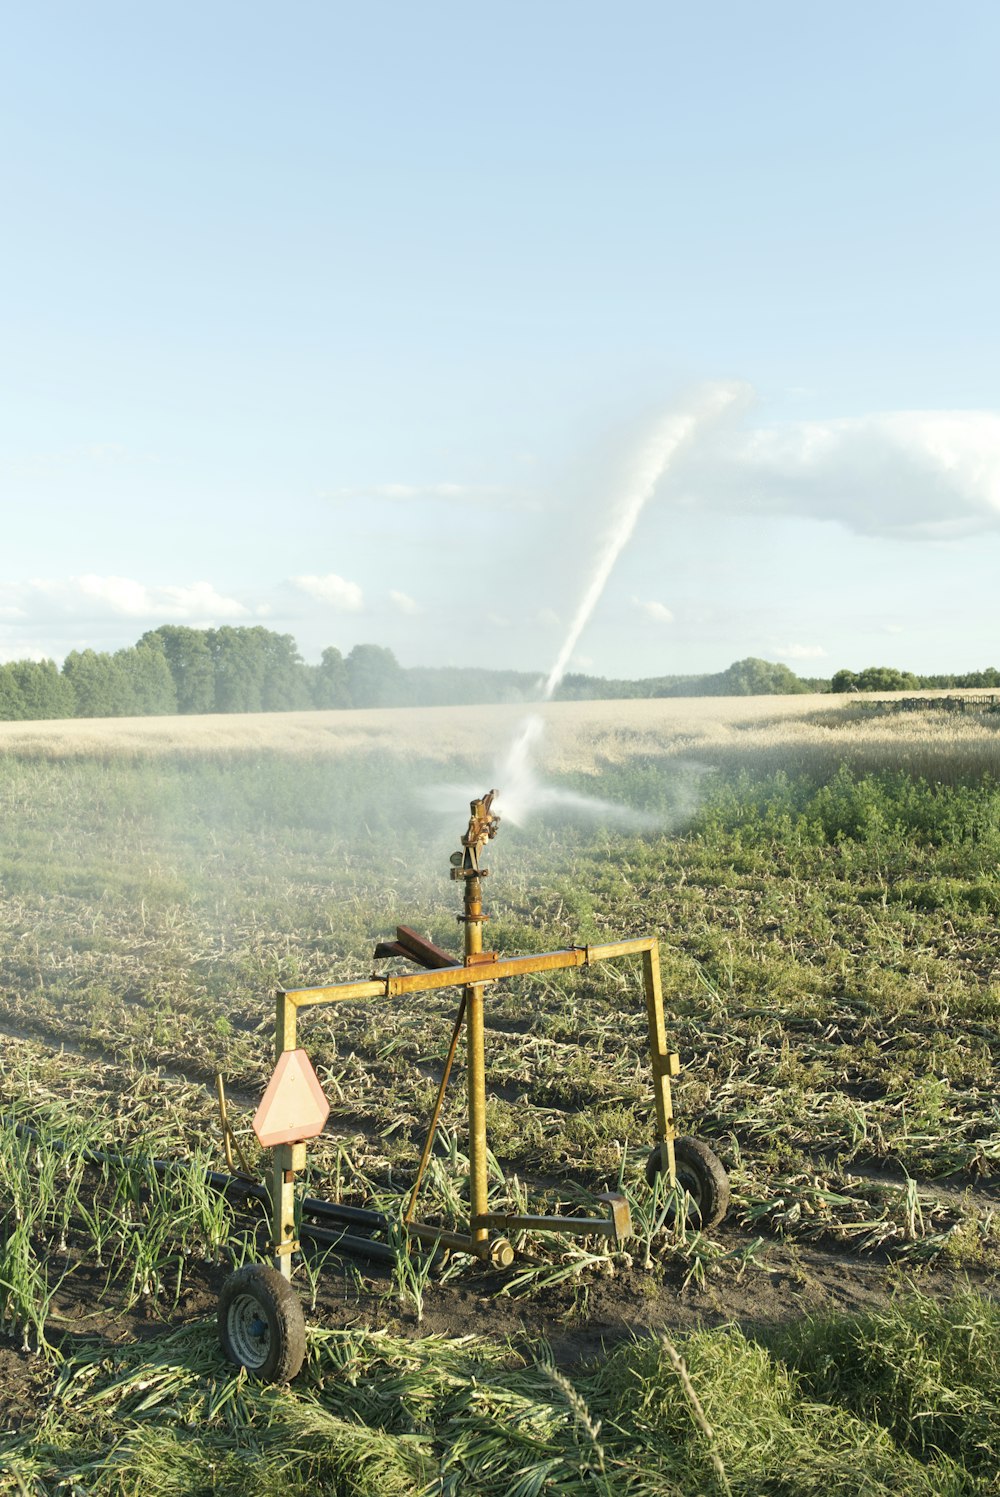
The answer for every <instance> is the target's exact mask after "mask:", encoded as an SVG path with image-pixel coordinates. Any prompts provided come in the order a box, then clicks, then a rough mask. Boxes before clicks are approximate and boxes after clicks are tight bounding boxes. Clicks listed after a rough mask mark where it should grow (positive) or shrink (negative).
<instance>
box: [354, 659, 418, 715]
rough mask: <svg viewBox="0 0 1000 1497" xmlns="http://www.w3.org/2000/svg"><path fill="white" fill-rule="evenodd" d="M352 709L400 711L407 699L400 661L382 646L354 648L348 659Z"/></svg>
mask: <svg viewBox="0 0 1000 1497" xmlns="http://www.w3.org/2000/svg"><path fill="white" fill-rule="evenodd" d="M346 664H347V690H348V692H349V694H350V698H351V706H352V707H399V706H401V705H403V704H404V703H405V701H406V698H407V691H406V679H405V677H404V675H403V671H402V669H401V667H400V664H399V661H398V660H397V659H396V657H395V655H394V654H393V653H392V651H391V650H387V649H385V648H384V647H383V646H382V645H355V646H354V649H353V650H352V651H351V653H350V654H349V655H348V657H347V662H346Z"/></svg>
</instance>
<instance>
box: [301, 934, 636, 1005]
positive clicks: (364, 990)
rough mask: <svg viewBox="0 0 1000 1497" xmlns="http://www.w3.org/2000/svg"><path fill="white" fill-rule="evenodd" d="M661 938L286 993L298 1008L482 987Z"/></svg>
mask: <svg viewBox="0 0 1000 1497" xmlns="http://www.w3.org/2000/svg"><path fill="white" fill-rule="evenodd" d="M655 946H656V938H655V937H650V936H643V937H640V938H639V939H638V940H635V941H611V942H609V943H607V944H605V945H603V946H572V947H570V949H569V950H568V951H543V952H539V953H538V954H536V955H534V956H512V957H508V958H507V959H506V960H505V961H496V962H481V963H479V962H477V963H476V964H475V965H474V966H471V967H440V968H438V969H437V970H436V971H433V972H413V973H409V972H408V973H404V974H403V975H402V976H401V977H379V978H369V979H368V981H367V982H341V983H337V985H336V986H335V987H328V988H289V989H286V990H285V991H284V993H283V995H282V996H284V997H285V998H287V999H288V1001H289V1002H290V1003H292V1004H293V1005H294V1007H295V1008H309V1007H310V1006H311V1005H312V1004H316V1003H346V1002H350V1001H352V1000H357V999H361V998H399V997H402V996H403V995H405V994H406V993H429V992H433V991H434V990H436V989H438V988H464V987H473V986H475V987H482V986H483V985H484V984H485V983H488V982H500V981H501V980H502V979H503V978H505V977H523V976H524V975H525V974H526V973H529V972H558V971H560V970H561V969H564V968H567V967H589V966H591V965H592V964H593V963H594V962H606V961H611V960H614V958H616V957H620V956H639V955H641V954H642V953H643V952H644V951H652V950H653V949H654V948H655Z"/></svg>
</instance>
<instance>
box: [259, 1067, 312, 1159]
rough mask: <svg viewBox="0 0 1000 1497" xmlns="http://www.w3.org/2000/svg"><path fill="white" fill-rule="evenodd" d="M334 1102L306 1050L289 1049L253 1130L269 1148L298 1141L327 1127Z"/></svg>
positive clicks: (276, 1068) (271, 1081)
mask: <svg viewBox="0 0 1000 1497" xmlns="http://www.w3.org/2000/svg"><path fill="white" fill-rule="evenodd" d="M329 1114H330V1104H329V1102H328V1101H327V1100H326V1098H325V1097H324V1095H323V1088H322V1087H321V1086H320V1084H319V1077H318V1076H317V1075H316V1072H315V1071H314V1070H313V1067H312V1061H311V1060H310V1059H309V1057H308V1055H307V1054H306V1052H305V1051H304V1050H286V1051H284V1053H283V1054H282V1055H281V1057H280V1059H279V1060H278V1064H277V1065H276V1066H275V1068H274V1074H273V1075H272V1077H271V1079H270V1081H269V1082H268V1083H267V1091H266V1092H265V1093H264V1095H263V1097H262V1098H261V1101H260V1106H259V1107H258V1108H257V1111H256V1112H255V1113H254V1119H253V1131H254V1132H255V1133H256V1135H257V1139H258V1142H259V1143H260V1144H261V1145H262V1147H263V1148H265V1149H273V1148H274V1147H275V1145H277V1144H296V1143H300V1142H301V1140H302V1139H305V1138H315V1137H316V1135H317V1133H321V1132H322V1131H323V1124H324V1123H325V1122H326V1120H327V1118H328V1116H329Z"/></svg>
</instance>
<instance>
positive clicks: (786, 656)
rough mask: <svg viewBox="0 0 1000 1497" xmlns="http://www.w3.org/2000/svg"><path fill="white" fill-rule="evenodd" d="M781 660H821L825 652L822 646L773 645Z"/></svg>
mask: <svg viewBox="0 0 1000 1497" xmlns="http://www.w3.org/2000/svg"><path fill="white" fill-rule="evenodd" d="M774 650H775V653H776V654H777V655H780V656H781V657H782V659H783V660H822V658H823V656H824V655H825V654H826V653H827V651H826V650H825V649H824V648H823V646H822V645H775V646H774Z"/></svg>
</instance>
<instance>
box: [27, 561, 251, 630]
mask: <svg viewBox="0 0 1000 1497" xmlns="http://www.w3.org/2000/svg"><path fill="white" fill-rule="evenodd" d="M0 611H2V613H3V615H4V616H6V617H16V616H18V614H19V615H20V616H21V617H24V618H35V619H37V618H40V617H43V616H49V615H51V614H52V613H53V612H55V613H57V614H68V615H74V616H79V615H84V616H86V617H88V618H93V617H97V618H100V617H108V616H111V617H116V618H129V619H141V620H143V621H145V622H149V621H157V622H160V623H163V622H165V621H168V620H173V621H178V620H204V619H209V620H211V619H220V618H221V619H235V618H244V617H246V615H247V614H248V613H249V609H248V608H247V607H246V605H245V604H243V603H241V602H239V601H238V599H236V598H227V597H225V596H224V595H223V594H222V593H219V592H217V591H216V589H215V588H214V587H213V586H212V584H211V583H210V582H193V583H188V584H184V585H181V586H172V585H158V586H154V587H148V586H147V585H146V584H145V583H142V582H136V581H135V580H134V579H133V578H131V577H101V576H98V575H97V574H96V573H93V572H87V573H84V574H83V575H82V576H79V577H63V578H51V577H33V578H32V579H31V580H30V581H28V582H23V583H17V584H13V585H8V586H6V587H4V588H3V589H2V590H0Z"/></svg>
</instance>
